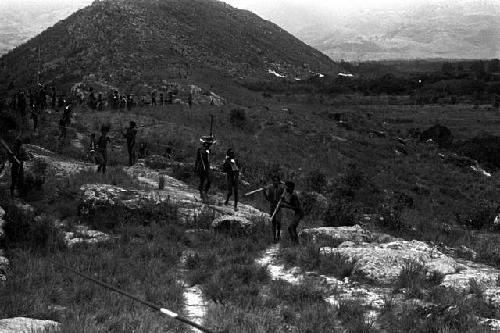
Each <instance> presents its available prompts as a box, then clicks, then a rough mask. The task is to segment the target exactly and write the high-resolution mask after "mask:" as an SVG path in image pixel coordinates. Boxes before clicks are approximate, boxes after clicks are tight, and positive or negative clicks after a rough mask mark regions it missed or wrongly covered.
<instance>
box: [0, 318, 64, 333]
mask: <svg viewBox="0 0 500 333" xmlns="http://www.w3.org/2000/svg"><path fill="white" fill-rule="evenodd" d="M59 327H60V324H59V323H58V322H55V321H52V320H36V319H31V318H24V317H16V318H10V319H2V320H0V332H2V333H54V332H60V329H59Z"/></svg>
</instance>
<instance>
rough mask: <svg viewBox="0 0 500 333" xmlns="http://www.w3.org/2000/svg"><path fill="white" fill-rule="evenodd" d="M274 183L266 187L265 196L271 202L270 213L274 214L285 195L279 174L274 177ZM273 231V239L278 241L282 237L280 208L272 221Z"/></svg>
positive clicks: (275, 241)
mask: <svg viewBox="0 0 500 333" xmlns="http://www.w3.org/2000/svg"><path fill="white" fill-rule="evenodd" d="M272 180H273V183H272V185H270V186H268V187H266V188H265V189H264V192H263V193H264V197H265V198H266V200H267V201H268V202H269V215H271V216H273V214H274V211H275V210H276V207H278V203H279V201H280V198H281V197H282V196H283V192H284V191H285V188H284V187H283V186H282V184H281V179H280V177H279V176H278V175H274V176H273V177H272ZM271 224H272V231H273V241H274V243H277V242H279V241H280V239H281V212H280V211H279V210H278V211H277V212H276V214H274V216H273V220H272V221H271Z"/></svg>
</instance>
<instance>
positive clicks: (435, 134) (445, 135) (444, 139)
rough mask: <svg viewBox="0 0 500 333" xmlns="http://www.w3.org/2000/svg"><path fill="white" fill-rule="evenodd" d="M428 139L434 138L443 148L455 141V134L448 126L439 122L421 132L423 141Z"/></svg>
mask: <svg viewBox="0 0 500 333" xmlns="http://www.w3.org/2000/svg"><path fill="white" fill-rule="evenodd" d="M428 140H432V141H433V142H435V143H436V144H437V145H438V146H439V147H441V148H448V147H450V146H451V145H452V143H453V135H452V134H451V131H450V129H449V128H448V127H445V126H443V125H439V124H438V125H434V126H432V127H431V128H429V129H427V130H425V131H423V132H422V134H420V141H421V142H427V141H428Z"/></svg>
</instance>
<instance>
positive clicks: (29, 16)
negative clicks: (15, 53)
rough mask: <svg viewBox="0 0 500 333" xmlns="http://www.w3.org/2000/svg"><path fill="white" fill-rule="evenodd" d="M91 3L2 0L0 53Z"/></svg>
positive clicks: (79, 0)
mask: <svg viewBox="0 0 500 333" xmlns="http://www.w3.org/2000/svg"><path fill="white" fill-rule="evenodd" d="M91 2H92V0H72V1H68V0H51V1H34V0H1V1H0V55H2V54H4V53H7V52H8V51H10V50H12V49H13V48H14V47H16V46H18V45H20V44H22V43H24V42H26V41H28V40H29V39H30V38H33V37H34V36H36V35H37V34H39V33H40V32H42V31H43V30H45V29H47V28H48V27H50V26H51V25H54V24H55V23H57V22H58V21H59V20H62V19H64V18H66V17H68V16H69V15H71V14H72V13H74V12H75V11H76V10H77V9H79V8H82V7H84V6H85V5H88V4H90V3H91Z"/></svg>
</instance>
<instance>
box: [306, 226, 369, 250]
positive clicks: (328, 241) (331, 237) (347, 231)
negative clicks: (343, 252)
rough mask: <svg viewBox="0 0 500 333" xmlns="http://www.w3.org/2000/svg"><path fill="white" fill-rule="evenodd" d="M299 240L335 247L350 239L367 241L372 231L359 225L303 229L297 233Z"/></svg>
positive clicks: (356, 241)
mask: <svg viewBox="0 0 500 333" xmlns="http://www.w3.org/2000/svg"><path fill="white" fill-rule="evenodd" d="M299 237H300V240H301V241H302V242H304V243H315V244H318V245H322V246H331V247H337V246H339V245H340V244H341V243H343V242H346V241H350V242H354V243H358V244H360V243H369V242H371V241H372V238H373V236H372V233H371V232H370V231H368V230H366V229H363V228H361V227H360V226H359V225H355V226H353V227H337V228H335V227H321V228H313V229H304V230H302V231H301V232H300V233H299Z"/></svg>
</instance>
